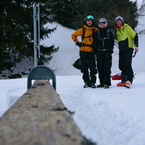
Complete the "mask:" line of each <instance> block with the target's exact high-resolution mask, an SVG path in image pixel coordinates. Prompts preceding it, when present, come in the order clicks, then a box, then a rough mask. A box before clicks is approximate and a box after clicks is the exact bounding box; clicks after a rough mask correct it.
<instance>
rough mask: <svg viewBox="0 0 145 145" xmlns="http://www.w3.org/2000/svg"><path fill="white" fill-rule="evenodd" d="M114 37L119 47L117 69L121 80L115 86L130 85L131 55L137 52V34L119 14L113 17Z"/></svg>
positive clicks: (131, 76)
mask: <svg viewBox="0 0 145 145" xmlns="http://www.w3.org/2000/svg"><path fill="white" fill-rule="evenodd" d="M115 24H116V31H115V35H116V39H117V41H118V47H119V69H120V70H121V73H122V81H121V82H120V83H118V84H117V86H126V87H128V88H129V87H130V86H131V84H132V82H133V76H134V73H133V69H132V56H133V52H134V51H135V53H137V52H138V50H139V49H138V35H137V33H136V32H135V31H134V30H133V29H132V28H131V27H130V26H129V25H128V24H126V23H124V19H123V18H122V17H121V16H117V17H116V18H115Z"/></svg>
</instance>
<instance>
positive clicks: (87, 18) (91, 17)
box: [86, 15, 94, 20]
mask: <svg viewBox="0 0 145 145" xmlns="http://www.w3.org/2000/svg"><path fill="white" fill-rule="evenodd" d="M89 19H92V20H94V17H93V16H92V15H89V16H87V17H86V20H89Z"/></svg>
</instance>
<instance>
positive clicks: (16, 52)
mask: <svg viewBox="0 0 145 145" xmlns="http://www.w3.org/2000/svg"><path fill="white" fill-rule="evenodd" d="M38 2H39V3H40V10H41V15H40V22H41V24H40V34H41V36H40V38H41V39H45V38H48V37H49V36H48V34H50V33H51V32H53V31H54V30H55V28H53V29H49V28H48V27H44V25H45V24H46V23H48V22H50V21H51V20H50V19H49V18H48V13H49V11H48V8H47V7H46V5H45V1H44V0H41V1H37V0H36V1H35V2H34V1H33V2H31V1H28V0H23V1H22V0H1V1H0V34H1V35H0V42H1V43H0V65H1V66H3V60H4V59H5V58H4V57H3V53H4V52H5V51H7V52H9V54H10V55H11V60H13V62H14V63H16V62H19V61H21V60H22V59H23V58H25V57H28V58H33V50H34V49H33V4H34V3H38ZM49 15H50V13H49ZM40 48H41V54H42V55H41V58H42V61H47V60H49V59H50V58H51V56H50V54H51V53H53V52H55V51H57V50H58V48H54V46H50V47H47V46H44V45H41V46H40ZM44 54H46V55H44ZM0 69H3V68H2V67H1V68H0Z"/></svg>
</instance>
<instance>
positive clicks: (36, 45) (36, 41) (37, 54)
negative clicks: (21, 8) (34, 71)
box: [33, 3, 40, 67]
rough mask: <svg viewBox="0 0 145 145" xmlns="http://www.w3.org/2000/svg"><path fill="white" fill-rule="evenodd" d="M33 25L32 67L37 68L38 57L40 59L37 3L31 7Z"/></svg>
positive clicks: (38, 9) (38, 10)
mask: <svg viewBox="0 0 145 145" xmlns="http://www.w3.org/2000/svg"><path fill="white" fill-rule="evenodd" d="M33 24H34V67H35V66H37V63H38V57H39V58H40V7H39V3H38V4H36V3H35V4H34V5H33Z"/></svg>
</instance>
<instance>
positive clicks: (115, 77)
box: [112, 74, 122, 80]
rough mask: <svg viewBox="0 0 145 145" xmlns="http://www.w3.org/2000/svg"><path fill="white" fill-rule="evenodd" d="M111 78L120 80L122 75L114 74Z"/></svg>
mask: <svg viewBox="0 0 145 145" xmlns="http://www.w3.org/2000/svg"><path fill="white" fill-rule="evenodd" d="M112 80H122V75H121V74H116V75H114V76H112Z"/></svg>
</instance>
